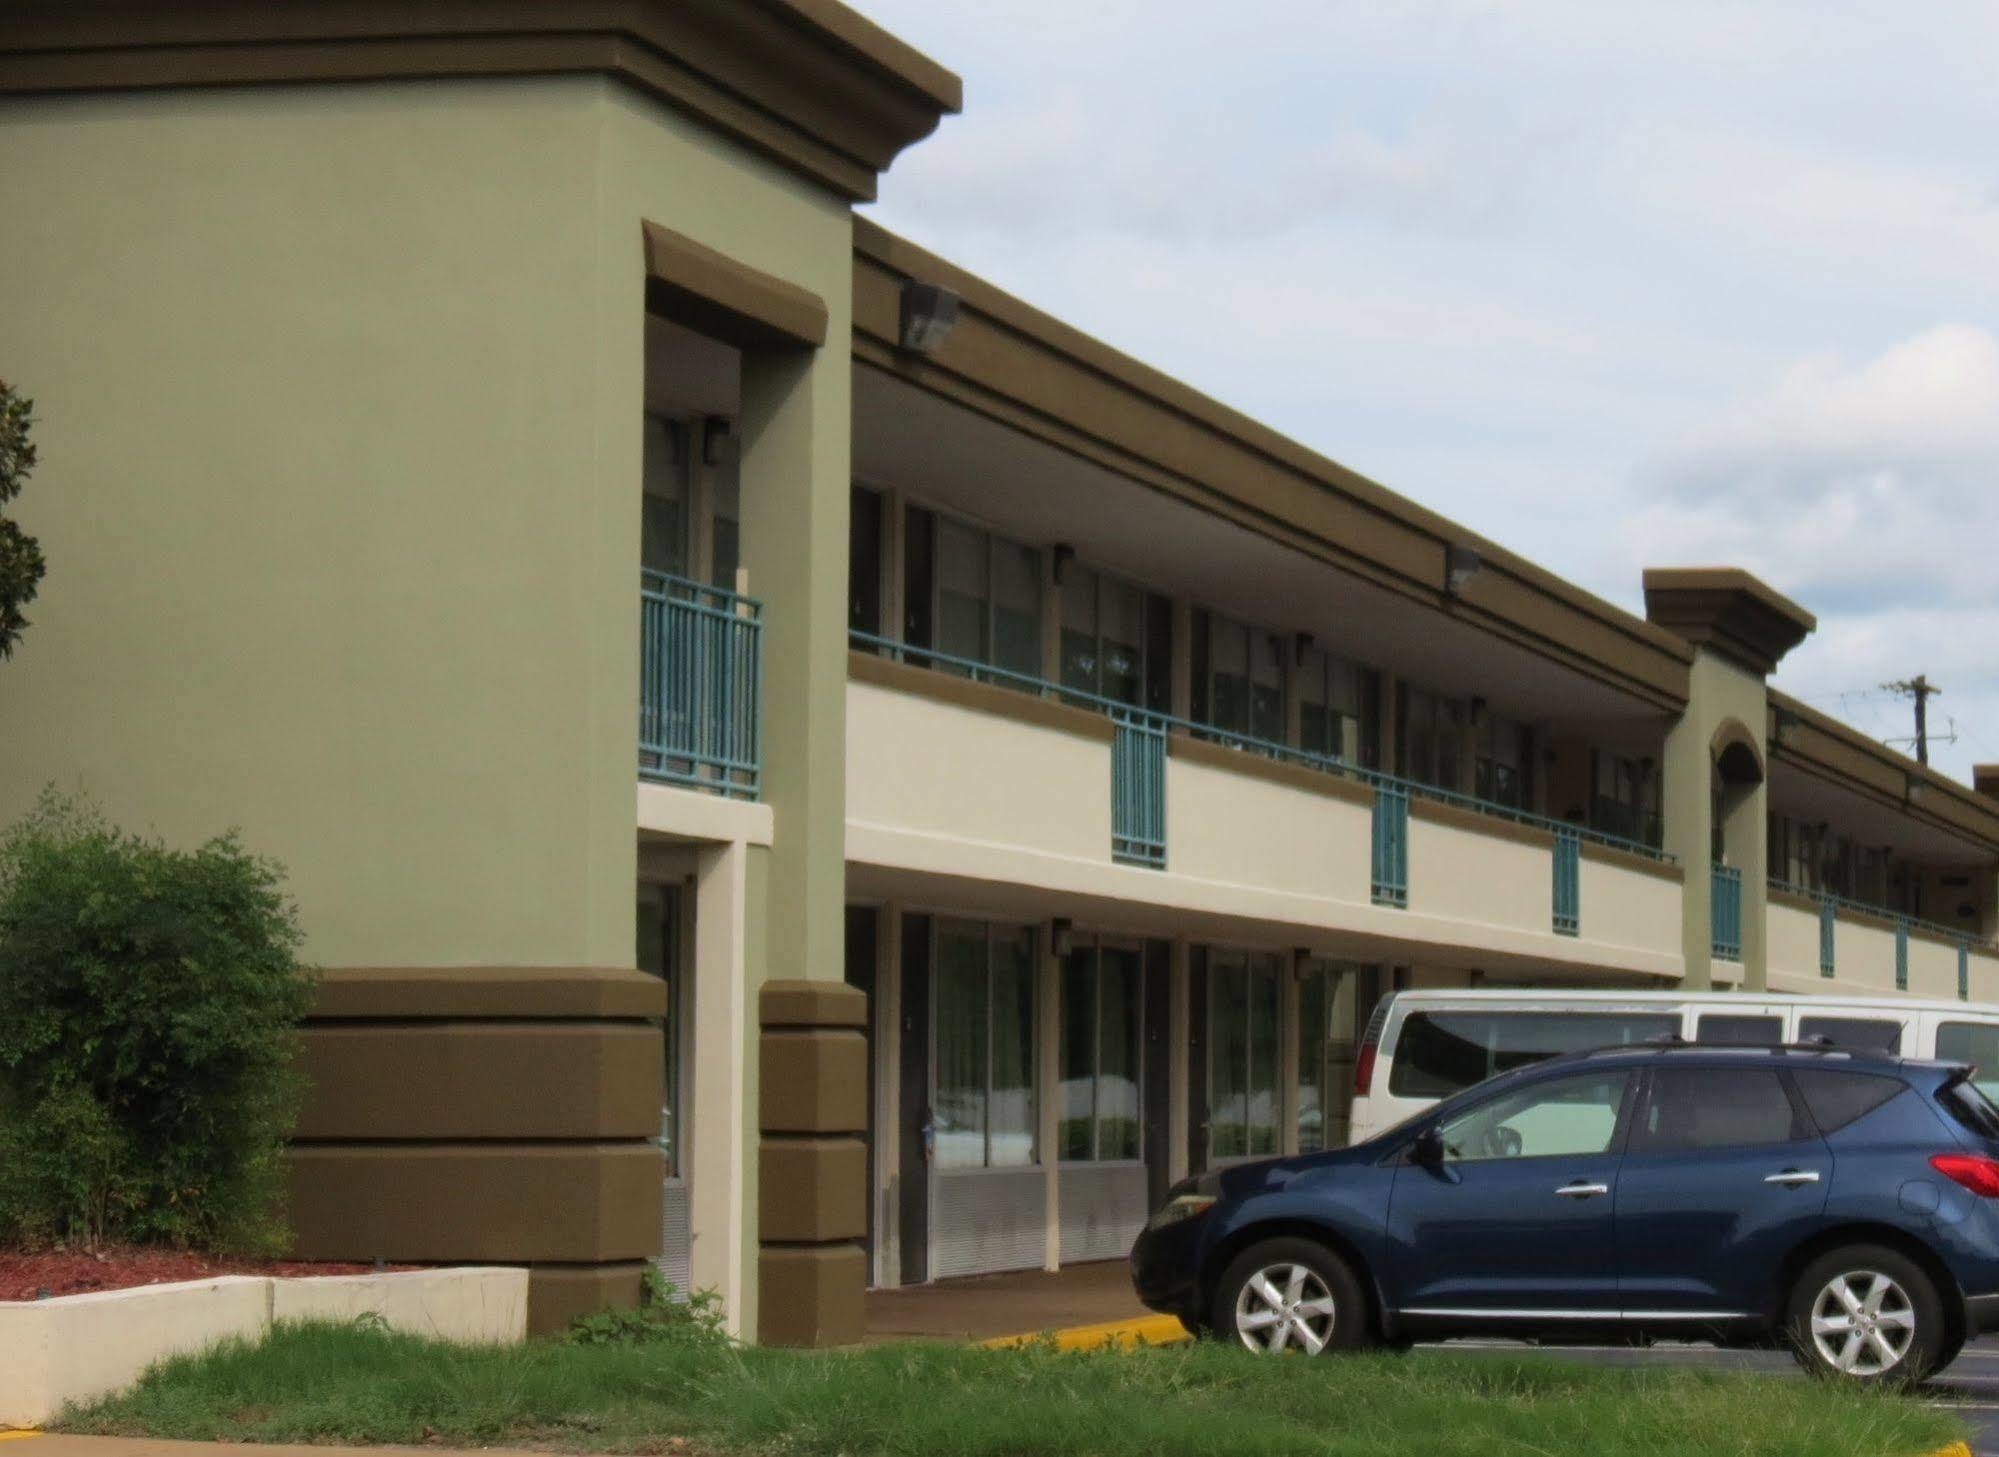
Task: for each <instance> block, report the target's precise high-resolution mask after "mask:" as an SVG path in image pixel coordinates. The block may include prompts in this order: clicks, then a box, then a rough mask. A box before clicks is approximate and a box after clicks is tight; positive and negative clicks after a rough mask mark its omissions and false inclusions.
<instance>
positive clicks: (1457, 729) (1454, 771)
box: [1401, 687, 1466, 791]
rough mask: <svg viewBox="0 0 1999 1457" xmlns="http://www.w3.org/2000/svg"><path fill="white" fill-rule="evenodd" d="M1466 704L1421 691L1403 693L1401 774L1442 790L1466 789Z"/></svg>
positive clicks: (1412, 690)
mask: <svg viewBox="0 0 1999 1457" xmlns="http://www.w3.org/2000/svg"><path fill="white" fill-rule="evenodd" d="M1465 718H1466V713H1465V705H1464V704H1462V703H1460V702H1459V701H1458V700H1457V699H1455V698H1443V697H1440V696H1438V695H1437V694H1435V693H1428V692H1425V691H1424V690H1423V689H1421V688H1406V687H1405V688H1404V689H1403V690H1402V769H1401V772H1402V775H1403V777H1404V778H1407V779H1414V780H1415V781H1416V782H1417V783H1419V784H1433V785H1435V786H1436V787H1437V788H1439V789H1448V790H1452V791H1462V790H1463V788H1464V773H1463V759H1464V743H1465V740H1464V725H1465Z"/></svg>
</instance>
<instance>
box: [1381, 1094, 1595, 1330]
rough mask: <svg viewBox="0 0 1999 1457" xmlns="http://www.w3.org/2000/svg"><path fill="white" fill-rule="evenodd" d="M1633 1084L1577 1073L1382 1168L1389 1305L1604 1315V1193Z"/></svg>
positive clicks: (1443, 1131) (1458, 1123)
mask: <svg viewBox="0 0 1999 1457" xmlns="http://www.w3.org/2000/svg"><path fill="white" fill-rule="evenodd" d="M1634 1081H1635V1079H1634V1077H1633V1076H1632V1074H1630V1073H1628V1072H1589V1073H1577V1074H1575V1075H1573V1076H1570V1077H1564V1078H1555V1079H1551V1080H1549V1081H1547V1082H1544V1083H1537V1084H1535V1085H1533V1086H1531V1087H1528V1088H1524V1089H1521V1090H1518V1091H1516V1092H1512V1093H1503V1094H1501V1095H1499V1096H1498V1097H1495V1098H1491V1099H1488V1100H1487V1101H1486V1102H1484V1103H1481V1104H1479V1105H1478V1106H1477V1107H1475V1108H1472V1109H1470V1110H1468V1111H1466V1112H1463V1113H1460V1114H1458V1115H1457V1116H1456V1117H1454V1118H1452V1119H1451V1120H1450V1121H1449V1122H1448V1123H1445V1124H1442V1125H1441V1126H1440V1127H1439V1129H1438V1132H1439V1133H1440V1135H1441V1137H1442V1140H1443V1147H1444V1158H1443V1160H1442V1162H1441V1163H1440V1164H1439V1165H1437V1166H1436V1167H1429V1166H1425V1165H1423V1164H1420V1163H1415V1162H1411V1163H1405V1164H1403V1165H1402V1166H1400V1167H1399V1168H1397V1169H1396V1171H1395V1184H1394V1188H1393V1190H1392V1191H1391V1194H1390V1198H1389V1210H1388V1235H1389V1258H1388V1261H1387V1265H1388V1285H1389V1291H1388V1298H1389V1300H1390V1301H1391V1302H1392V1303H1393V1304H1394V1306H1395V1307H1396V1309H1398V1310H1400V1311H1403V1312H1405V1313H1407V1314H1411V1315H1421V1314H1438V1315H1463V1314H1466V1313H1481V1312H1489V1313H1491V1314H1493V1315H1495V1316H1504V1315H1507V1314H1519V1315H1523V1316H1526V1315H1547V1314H1556V1313H1559V1314H1563V1315H1578V1314H1581V1315H1585V1316H1589V1315H1601V1316H1603V1317H1604V1318H1606V1319H1615V1318H1616V1316H1617V1311H1618V1303H1617V1301H1618V1292H1617V1270H1616V1263H1615V1259H1614V1255H1615V1243H1614V1239H1613V1227H1612V1208H1613V1197H1612V1196H1613V1193H1614V1191H1615V1190H1616V1188H1617V1185H1618V1164H1619V1153H1618V1150H1619V1148H1620V1146H1621V1144H1622V1142H1623V1138H1624V1134H1625V1130H1626V1126H1627V1124H1628V1122H1629V1115H1630V1105H1631V1102H1632V1096H1631V1093H1632V1084H1633V1083H1634Z"/></svg>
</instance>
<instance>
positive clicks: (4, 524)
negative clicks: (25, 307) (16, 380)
mask: <svg viewBox="0 0 1999 1457" xmlns="http://www.w3.org/2000/svg"><path fill="white" fill-rule="evenodd" d="M34 420H35V402H34V401H33V400H31V399H28V398H26V397H25V396H23V395H21V394H20V393H19V392H17V391H16V390H15V389H14V387H13V386H12V385H10V384H8V383H7V381H6V380H4V379H0V506H5V505H6V504H7V503H8V502H9V501H11V500H13V499H14V498H15V497H16V496H18V495H20V494H21V486H22V483H23V482H25V481H26V480H27V479H28V473H29V472H30V471H32V470H33V469H34V468H35V443H34V442H33V441H32V440H30V439H29V438H28V427H29V426H30V425H32V424H33V423H34ZM46 569H47V567H46V563H44V562H43V560H42V548H41V544H40V543H39V542H37V541H36V540H35V538H34V537H32V536H30V535H28V534H27V533H26V532H25V531H23V530H21V528H20V526H19V525H18V524H16V523H15V522H13V521H10V520H8V519H7V518H6V517H5V516H0V658H7V657H12V656H13V653H14V644H15V643H17V642H19V641H20V640H21V630H22V629H23V628H25V627H26V626H27V625H28V619H27V618H26V617H24V616H22V615H21V609H22V608H23V607H26V606H27V605H28V604H29V603H30V602H32V601H34V600H35V588H36V586H37V585H38V584H39V583H40V582H41V580H42V573H43V572H44V571H45V570H46Z"/></svg>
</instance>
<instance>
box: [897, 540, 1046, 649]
mask: <svg viewBox="0 0 1999 1457" xmlns="http://www.w3.org/2000/svg"><path fill="white" fill-rule="evenodd" d="M903 534H904V549H905V553H906V558H907V559H906V562H905V570H904V591H905V594H906V596H907V599H908V600H907V607H906V620H905V623H904V630H905V635H906V637H907V639H908V641H909V642H910V643H911V645H913V646H915V647H925V648H936V649H937V650H938V651H939V652H940V653H949V654H950V655H951V656H953V657H957V658H963V659H966V660H968V661H970V662H974V663H982V664H991V665H992V666H993V667H996V668H1004V669H1006V670H1007V671H1009V672H1013V673H1020V674H1024V675H1026V676H1027V677H1030V678H1036V677H1039V676H1040V674H1041V557H1040V554H1039V553H1038V552H1036V551H1035V550H1034V549H1033V548H1032V547H1027V546H1022V545H1021V544H1020V543H1018V542H1013V541H1008V540H1006V539H1005V538H1004V537H1000V536H995V535H993V534H992V533H991V532H989V531H985V530H982V529H980V528H979V527H976V526H969V525H967V524H965V523H964V522H962V521H954V520H952V519H951V518H950V517H947V516H939V515H937V514H935V513H934V512H930V511H926V510H923V509H922V508H921V507H916V506H912V507H910V508H909V511H908V513H907V519H906V522H905V526H904V533H903ZM939 666H949V665H939ZM957 671H964V670H963V669H958V670H957Z"/></svg>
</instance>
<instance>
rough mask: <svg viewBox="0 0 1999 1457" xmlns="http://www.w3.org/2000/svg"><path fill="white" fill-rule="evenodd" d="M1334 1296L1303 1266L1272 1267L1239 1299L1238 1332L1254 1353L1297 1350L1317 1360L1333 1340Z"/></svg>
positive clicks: (1247, 1285)
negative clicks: (1328, 1342)
mask: <svg viewBox="0 0 1999 1457" xmlns="http://www.w3.org/2000/svg"><path fill="white" fill-rule="evenodd" d="M1334 1315H1335V1308H1334V1305H1333V1292H1332V1291H1331V1290H1329V1289H1327V1288H1326V1282H1325V1281H1324V1280H1321V1279H1320V1278H1319V1277H1318V1275H1317V1274H1315V1273H1314V1272H1313V1271H1312V1270H1310V1269H1309V1268H1307V1267H1306V1266H1304V1265H1289V1264H1287V1265H1271V1266H1269V1267H1267V1268H1265V1269H1262V1270H1258V1271H1257V1272H1256V1273H1255V1274H1254V1275H1251V1276H1250V1277H1249V1279H1248V1280H1247V1281H1246V1282H1244V1284H1243V1287H1242V1290H1241V1293H1239V1294H1238V1295H1237V1296H1236V1298H1235V1331H1236V1335H1237V1337H1238V1338H1239V1339H1240V1340H1241V1341H1242V1343H1243V1344H1244V1345H1245V1346H1247V1347H1249V1348H1250V1350H1252V1351H1286V1350H1290V1349H1292V1348H1294V1347H1295V1348H1297V1349H1298V1350H1301V1351H1304V1352H1306V1353H1307V1354H1309V1355H1314V1356H1316V1355H1318V1354H1319V1352H1321V1351H1323V1350H1325V1349H1326V1342H1327V1341H1329V1340H1331V1339H1332V1338H1333V1318H1334Z"/></svg>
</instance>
